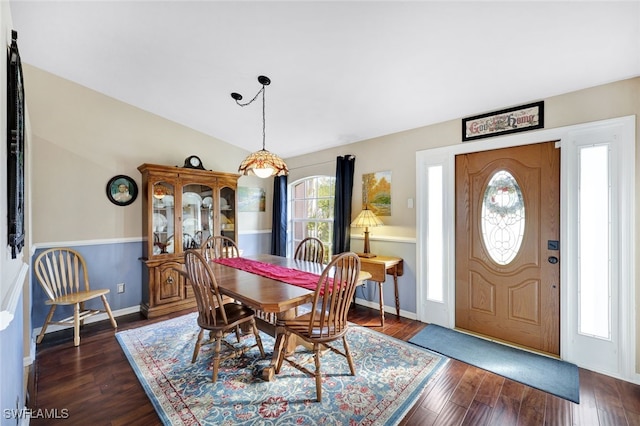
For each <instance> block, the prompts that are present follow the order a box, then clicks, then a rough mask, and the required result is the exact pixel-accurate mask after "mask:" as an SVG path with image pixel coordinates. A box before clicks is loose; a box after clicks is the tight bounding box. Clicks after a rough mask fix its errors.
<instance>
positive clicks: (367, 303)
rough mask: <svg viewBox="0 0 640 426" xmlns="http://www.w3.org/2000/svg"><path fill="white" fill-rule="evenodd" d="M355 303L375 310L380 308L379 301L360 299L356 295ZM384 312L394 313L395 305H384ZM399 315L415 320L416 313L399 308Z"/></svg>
mask: <svg viewBox="0 0 640 426" xmlns="http://www.w3.org/2000/svg"><path fill="white" fill-rule="evenodd" d="M356 303H357V304H358V305H361V306H366V307H367V308H371V309H375V310H376V311H379V310H380V302H377V301H375V302H372V301H369V300H366V299H361V298H359V297H356ZM384 312H385V313H389V314H393V315H395V314H396V307H395V306H386V305H385V306H384ZM400 316H401V317H403V318H408V319H412V320H415V319H417V318H418V317H417V316H416V314H415V313H414V312H407V311H403V310H402V309H400Z"/></svg>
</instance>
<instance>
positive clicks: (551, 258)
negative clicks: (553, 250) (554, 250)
mask: <svg viewBox="0 0 640 426" xmlns="http://www.w3.org/2000/svg"><path fill="white" fill-rule="evenodd" d="M547 260H548V261H549V263H551V264H552V265H555V264H556V263H558V258H557V257H555V256H549V258H548V259H547Z"/></svg>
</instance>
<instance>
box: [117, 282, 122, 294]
mask: <svg viewBox="0 0 640 426" xmlns="http://www.w3.org/2000/svg"><path fill="white" fill-rule="evenodd" d="M117 287H118V293H124V283H119V284H117Z"/></svg>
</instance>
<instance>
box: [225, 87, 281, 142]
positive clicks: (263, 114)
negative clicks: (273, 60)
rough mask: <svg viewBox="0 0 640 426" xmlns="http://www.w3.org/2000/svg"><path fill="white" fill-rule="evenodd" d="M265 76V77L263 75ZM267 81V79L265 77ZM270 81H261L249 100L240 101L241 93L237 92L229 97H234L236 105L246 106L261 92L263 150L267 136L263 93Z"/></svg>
mask: <svg viewBox="0 0 640 426" xmlns="http://www.w3.org/2000/svg"><path fill="white" fill-rule="evenodd" d="M265 78H266V77H265ZM258 81H260V82H261V83H262V81H261V80H260V79H258ZM267 81H268V79H267ZM269 83H271V82H270V81H268V82H267V83H262V89H260V90H258V93H256V95H255V96H254V97H253V99H251V100H250V101H249V102H245V103H242V102H240V101H241V100H242V95H240V94H239V93H232V94H231V97H232V98H233V99H235V101H236V103H237V104H238V105H240V106H241V107H246V106H247V105H251V104H252V103H253V101H255V100H256V99H258V96H260V93H262V150H263V151H264V150H265V140H266V138H267V132H266V122H267V120H266V118H265V100H264V93H265V90H264V88H265V85H266V84H269Z"/></svg>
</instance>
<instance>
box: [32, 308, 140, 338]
mask: <svg viewBox="0 0 640 426" xmlns="http://www.w3.org/2000/svg"><path fill="white" fill-rule="evenodd" d="M136 312H140V305H136V306H131V307H128V308H123V309H118V310H115V311H111V313H112V314H113V316H114V317H116V318H117V317H121V316H123V315H129V314H134V313H136ZM108 319H109V316H108V315H107V314H105V313H102V314H98V315H94V316H92V317H89V318H87V319H86V320H85V321H84V323H85V324H91V323H94V322H99V321H104V320H108ZM67 328H73V327H72V326H64V325H50V326H49V327H47V332H46V333H45V335H46V334H49V333H53V332H56V331H60V330H65V329H67ZM40 330H42V327H38V328H34V329H33V331H32V333H31V338H32V340H33V341H35V339H36V337H37V336H38V334H40Z"/></svg>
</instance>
